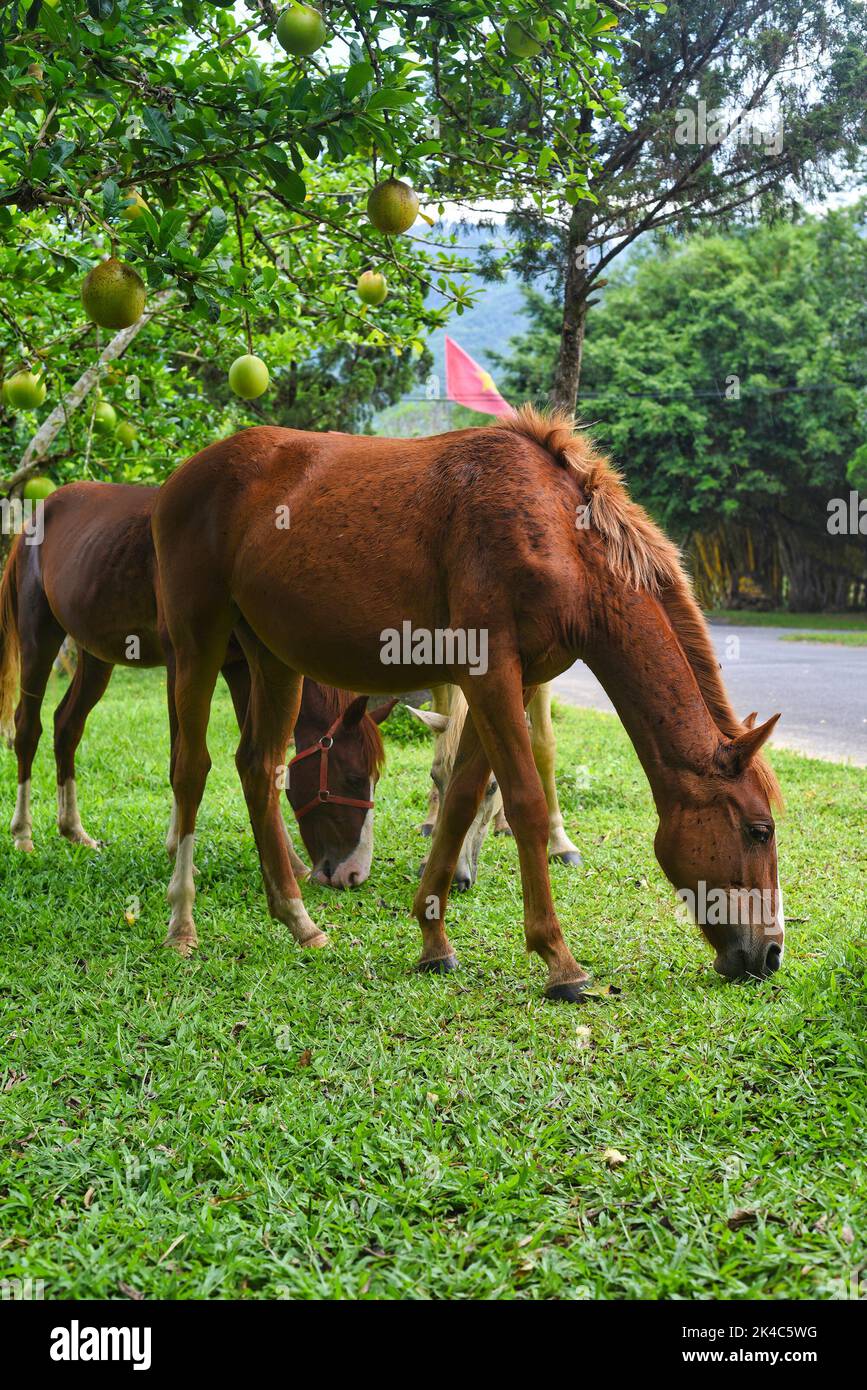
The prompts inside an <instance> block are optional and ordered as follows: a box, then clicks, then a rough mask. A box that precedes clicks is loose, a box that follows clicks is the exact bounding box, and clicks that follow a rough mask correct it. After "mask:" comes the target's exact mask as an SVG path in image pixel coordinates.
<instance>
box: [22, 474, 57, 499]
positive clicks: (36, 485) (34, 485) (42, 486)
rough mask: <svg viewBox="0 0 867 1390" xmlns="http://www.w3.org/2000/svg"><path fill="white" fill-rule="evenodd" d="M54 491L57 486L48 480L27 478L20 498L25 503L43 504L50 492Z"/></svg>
mask: <svg viewBox="0 0 867 1390" xmlns="http://www.w3.org/2000/svg"><path fill="white" fill-rule="evenodd" d="M56 491H57V484H56V483H53V482H52V481H51V479H50V478H28V479H27V482H26V483H25V484H24V492H23V493H22V496H23V498H24V501H25V502H44V501H45V499H46V497H50V496H51V494H52V492H56Z"/></svg>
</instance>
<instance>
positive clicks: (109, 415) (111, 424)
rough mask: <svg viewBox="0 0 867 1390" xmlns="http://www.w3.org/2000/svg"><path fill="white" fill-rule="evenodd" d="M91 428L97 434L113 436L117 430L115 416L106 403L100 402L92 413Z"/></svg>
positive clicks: (112, 409) (111, 407) (113, 409)
mask: <svg viewBox="0 0 867 1390" xmlns="http://www.w3.org/2000/svg"><path fill="white" fill-rule="evenodd" d="M93 428H94V429H95V430H96V432H97V434H114V432H115V429H116V428H117V414H116V412H115V408H114V406H113V405H109V403H108V401H100V402H99V404H98V405H97V407H96V409H95V410H94V412H93Z"/></svg>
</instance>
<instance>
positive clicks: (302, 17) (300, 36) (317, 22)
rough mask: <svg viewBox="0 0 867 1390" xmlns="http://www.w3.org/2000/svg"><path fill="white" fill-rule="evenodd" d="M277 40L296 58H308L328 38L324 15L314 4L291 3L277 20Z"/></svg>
mask: <svg viewBox="0 0 867 1390" xmlns="http://www.w3.org/2000/svg"><path fill="white" fill-rule="evenodd" d="M276 34H277V42H278V43H279V45H280V47H281V48H285V50H286V52H287V53H291V54H292V55H293V57H296V58H306V57H308V56H309V55H310V54H311V53H315V52H316V50H317V48H321V47H322V45H323V44H324V42H325V40H326V39H327V38H328V31H327V29H326V28H325V23H324V20H323V18H322V15H321V14H320V13H319V11H318V10H314V9H313V7H312V5H290V6H289V8H288V10H284V11H283V13H282V14H281V16H280V18H279V19H278V20H277V29H276Z"/></svg>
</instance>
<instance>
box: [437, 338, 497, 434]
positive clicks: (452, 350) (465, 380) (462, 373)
mask: <svg viewBox="0 0 867 1390" xmlns="http://www.w3.org/2000/svg"><path fill="white" fill-rule="evenodd" d="M446 395H447V397H448V399H449V400H450V401H457V402H458V404H459V405H466V406H469V408H470V410H481V411H483V412H484V414H485V415H511V414H512V407H511V406H510V405H509V404H508V402H507V401H504V400H503V398H502V396H501V395H500V393H499V391H498V390H497V388H496V386H495V385H494V379H493V377H492V376H491V374H490V372H487V371H485V368H484V367H480V366H479V364H478V362H474V361H473V359H472V357H470V354H469V353H468V352H464V350H463V348H462V347H458V345H457V343H456V342H455V341H454V339H453V338H449V337H446Z"/></svg>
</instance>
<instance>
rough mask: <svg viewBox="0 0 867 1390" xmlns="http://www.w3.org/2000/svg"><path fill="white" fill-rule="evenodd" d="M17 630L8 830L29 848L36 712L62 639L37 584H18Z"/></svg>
mask: <svg viewBox="0 0 867 1390" xmlns="http://www.w3.org/2000/svg"><path fill="white" fill-rule="evenodd" d="M18 630H19V633H20V642H21V694H20V698H19V701H18V707H17V709H16V710H15V740H14V746H15V756H16V758H17V760H18V795H17V797H16V801H15V811H14V813H13V816H12V822H11V825H10V827H9V828H10V830H11V831H12V840H13V843H14V845H15V848H16V849H20V850H26V851H30V850H32V849H33V816H32V812H31V807H30V781H31V776H30V775H31V771H32V768H33V759H34V758H35V756H36V749H37V748H38V746H39V738H40V735H41V733H42V720H41V718H40V713H41V710H42V701H43V699H44V698H45V687H46V686H47V684H48V677H49V676H50V675H51V668H52V666H53V664H54V659H55V657H56V656H57V653H58V651H59V650H60V646H61V643H62V642H63V638H64V632H63V628H62V627H61V626H60V624H59V623H58V622H57V620H56V619H55V617H54V614H53V613H52V612H51V609H50V608H49V606H48V600H47V599H46V597H45V594H44V593H43V591H42V588H41V587H39V588H38V589H35V588H34V586H33V585H32V584H31V583H27V584H20V586H19V590H18Z"/></svg>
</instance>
